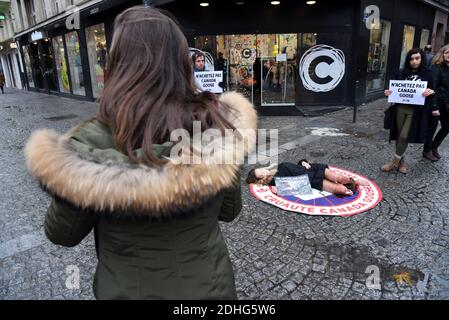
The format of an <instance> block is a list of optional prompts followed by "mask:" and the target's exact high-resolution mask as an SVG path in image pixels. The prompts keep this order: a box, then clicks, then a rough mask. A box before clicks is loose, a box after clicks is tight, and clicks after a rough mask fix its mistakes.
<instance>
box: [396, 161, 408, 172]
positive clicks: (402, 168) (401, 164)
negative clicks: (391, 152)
mask: <svg viewBox="0 0 449 320" xmlns="http://www.w3.org/2000/svg"><path fill="white" fill-rule="evenodd" d="M398 171H399V172H400V173H402V174H406V173H407V167H406V166H405V160H404V158H401V160H400V161H399V169H398Z"/></svg>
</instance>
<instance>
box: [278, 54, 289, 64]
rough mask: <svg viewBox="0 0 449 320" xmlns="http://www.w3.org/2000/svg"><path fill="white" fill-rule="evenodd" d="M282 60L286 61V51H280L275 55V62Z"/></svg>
mask: <svg viewBox="0 0 449 320" xmlns="http://www.w3.org/2000/svg"><path fill="white" fill-rule="evenodd" d="M284 61H287V54H286V53H280V54H278V55H277V56H276V62H284Z"/></svg>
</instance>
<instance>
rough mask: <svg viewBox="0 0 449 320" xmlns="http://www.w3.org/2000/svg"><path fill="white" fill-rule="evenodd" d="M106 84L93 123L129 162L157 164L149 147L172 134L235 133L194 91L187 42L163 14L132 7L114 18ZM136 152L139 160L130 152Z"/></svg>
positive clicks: (214, 105)
mask: <svg viewBox="0 0 449 320" xmlns="http://www.w3.org/2000/svg"><path fill="white" fill-rule="evenodd" d="M107 71H108V79H107V82H106V85H105V88H104V91H103V93H102V94H101V96H100V98H99V104H100V107H99V111H98V113H97V116H96V118H97V119H98V120H99V121H100V122H102V123H104V124H106V125H107V126H108V127H109V128H110V129H111V131H112V136H113V139H114V142H115V145H116V147H117V148H118V149H119V150H120V151H121V152H123V153H125V154H126V155H128V156H129V157H130V159H131V160H133V161H135V162H138V163H144V164H146V165H150V166H152V165H161V164H164V163H166V162H167V160H164V159H160V158H158V157H157V155H155V154H154V153H153V144H160V143H164V142H166V141H169V138H170V132H171V131H172V130H174V129H181V128H182V129H186V130H187V131H189V132H190V133H191V134H192V130H193V128H192V127H193V121H201V128H202V130H206V129H208V128H211V127H214V128H217V129H220V130H221V131H222V132H223V133H224V130H225V129H228V128H230V129H235V128H234V127H233V126H232V125H231V124H230V123H229V121H227V120H226V119H225V117H224V116H223V113H222V111H223V110H224V109H227V107H226V106H225V105H222V104H220V103H219V101H218V98H217V97H216V95H214V94H212V93H209V92H199V91H198V88H197V86H196V85H195V82H194V79H193V70H192V63H191V59H190V55H189V49H188V44H187V40H186V38H185V36H184V34H183V33H182V31H181V29H180V27H179V26H178V24H177V23H176V22H175V20H174V19H173V18H171V17H169V16H168V13H166V12H164V11H162V10H158V9H155V8H151V7H146V6H135V7H132V8H129V9H127V10H125V11H124V12H122V13H121V14H120V15H118V16H117V17H116V19H115V22H114V36H113V39H112V45H111V50H110V52H109V56H108V63H107ZM137 148H142V151H143V152H142V157H141V158H138V157H137V156H136V154H135V153H134V150H135V149H137Z"/></svg>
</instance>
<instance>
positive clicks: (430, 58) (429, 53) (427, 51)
mask: <svg viewBox="0 0 449 320" xmlns="http://www.w3.org/2000/svg"><path fill="white" fill-rule="evenodd" d="M424 53H425V54H426V59H425V66H426V68H427V69H429V70H431V69H432V64H433V57H434V54H433V53H432V45H430V44H428V45H426V46H424Z"/></svg>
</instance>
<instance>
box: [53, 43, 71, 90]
mask: <svg viewBox="0 0 449 320" xmlns="http://www.w3.org/2000/svg"><path fill="white" fill-rule="evenodd" d="M52 41H53V48H54V50H55V63H56V71H57V72H58V83H59V90H60V91H61V92H65V93H70V82H69V73H68V70H67V61H66V59H65V49H64V39H63V38H62V36H58V37H56V38H53V40H52Z"/></svg>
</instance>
